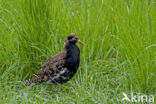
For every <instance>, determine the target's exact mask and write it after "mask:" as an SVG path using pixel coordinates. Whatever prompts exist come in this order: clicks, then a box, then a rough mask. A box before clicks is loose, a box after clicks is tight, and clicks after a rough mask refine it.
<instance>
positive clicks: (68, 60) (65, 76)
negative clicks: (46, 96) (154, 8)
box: [27, 34, 86, 85]
mask: <svg viewBox="0 0 156 104" xmlns="http://www.w3.org/2000/svg"><path fill="white" fill-rule="evenodd" d="M77 42H79V43H80V44H83V45H86V44H85V43H83V42H81V41H80V40H79V37H78V36H77V35H76V34H70V35H69V36H68V37H67V39H66V41H65V43H64V50H63V51H61V52H60V53H59V54H57V55H56V56H53V57H51V58H50V59H48V60H47V61H46V62H45V64H43V66H42V67H41V69H40V70H39V72H38V74H36V75H35V76H34V77H32V78H31V79H29V80H28V81H27V84H28V85H30V84H32V83H35V84H40V83H46V84H52V83H65V82H67V81H69V80H70V79H71V78H72V77H73V76H74V74H75V73H76V72H77V69H78V67H79V61H80V51H79V48H78V47H77V46H76V43H77Z"/></svg>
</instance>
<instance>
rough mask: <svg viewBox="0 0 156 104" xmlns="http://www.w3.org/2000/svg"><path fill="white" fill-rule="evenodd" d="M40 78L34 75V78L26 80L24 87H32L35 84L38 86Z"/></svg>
mask: <svg viewBox="0 0 156 104" xmlns="http://www.w3.org/2000/svg"><path fill="white" fill-rule="evenodd" d="M40 80H41V78H40V77H39V76H37V75H35V76H34V77H32V78H30V79H29V80H26V83H25V85H27V86H33V85H35V84H39V82H40Z"/></svg>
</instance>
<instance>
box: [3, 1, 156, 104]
mask: <svg viewBox="0 0 156 104" xmlns="http://www.w3.org/2000/svg"><path fill="white" fill-rule="evenodd" d="M70 33H76V34H78V35H79V37H80V39H81V40H82V41H84V42H85V43H87V45H88V47H87V48H86V47H83V46H81V45H79V44H77V45H78V46H79V48H80V50H81V63H80V67H79V70H78V72H77V74H76V75H75V76H74V78H73V79H72V80H71V81H69V82H68V83H66V84H63V85H36V86H33V87H28V86H24V85H23V83H22V81H25V80H26V79H29V78H30V77H32V76H33V74H35V73H36V72H37V71H38V70H39V69H40V67H41V65H42V64H43V63H44V62H45V60H46V59H48V58H49V57H51V56H53V55H55V54H57V53H58V52H59V51H61V50H62V49H63V43H64V40H65V39H66V37H67V36H68V34H70ZM123 92H125V93H126V94H128V95H130V94H131V92H134V93H143V94H147V95H150V94H152V95H154V96H156V3H154V1H152V0H79V1H78V0H0V103H1V104H16V103H17V104H20V103H22V104H32V103H33V104H47V103H53V104H56V103H57V104H95V103H97V104H121V103H123V102H122V101H121V100H122V98H123V96H122V93H123ZM155 102H156V101H155ZM126 103H130V102H126ZM153 104H154V103H153Z"/></svg>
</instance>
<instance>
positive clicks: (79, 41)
mask: <svg viewBox="0 0 156 104" xmlns="http://www.w3.org/2000/svg"><path fill="white" fill-rule="evenodd" d="M78 43H80V44H82V45H84V46H86V47H88V46H87V44H86V43H84V42H82V41H81V40H78Z"/></svg>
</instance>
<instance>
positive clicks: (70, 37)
mask: <svg viewBox="0 0 156 104" xmlns="http://www.w3.org/2000/svg"><path fill="white" fill-rule="evenodd" d="M76 43H80V44H82V45H84V46H87V45H86V44H85V43H84V42H82V41H80V39H79V37H78V36H77V35H76V34H75V33H71V34H70V35H68V37H67V39H66V41H65V43H64V45H65V46H66V45H69V44H76Z"/></svg>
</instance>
